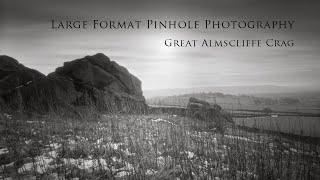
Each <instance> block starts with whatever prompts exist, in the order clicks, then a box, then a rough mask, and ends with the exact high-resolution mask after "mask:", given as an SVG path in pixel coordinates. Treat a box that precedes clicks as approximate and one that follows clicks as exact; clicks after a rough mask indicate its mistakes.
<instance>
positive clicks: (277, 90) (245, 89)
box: [143, 85, 320, 98]
mask: <svg viewBox="0 0 320 180" xmlns="http://www.w3.org/2000/svg"><path fill="white" fill-rule="evenodd" d="M306 90H307V88H305V87H295V88H293V87H287V86H273V85H261V86H216V87H197V88H176V89H159V90H144V92H143V93H144V96H145V97H146V98H151V97H157V96H173V95H181V94H193V93H200V92H205V93H209V92H222V93H225V94H233V95H239V94H246V95H257V94H263V95H270V94H288V93H298V92H303V91H306ZM307 91H310V90H307ZM319 92H320V91H319Z"/></svg>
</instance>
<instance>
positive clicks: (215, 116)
mask: <svg viewBox="0 0 320 180" xmlns="http://www.w3.org/2000/svg"><path fill="white" fill-rule="evenodd" d="M186 115H187V116H188V117H191V118H195V119H199V120H202V121H207V122H210V123H214V125H215V128H216V129H217V130H219V131H221V132H223V131H224V128H225V127H226V125H227V123H232V118H231V116H230V114H228V113H227V112H224V111H223V110H222V108H221V106H219V105H217V104H213V105H211V104H210V103H208V102H207V101H204V100H200V99H197V98H194V97H191V98H190V99H189V102H188V105H187V111H186Z"/></svg>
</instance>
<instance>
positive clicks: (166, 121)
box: [151, 118, 176, 126]
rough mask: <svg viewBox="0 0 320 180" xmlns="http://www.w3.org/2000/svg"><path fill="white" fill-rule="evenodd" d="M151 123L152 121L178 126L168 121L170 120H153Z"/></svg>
mask: <svg viewBox="0 0 320 180" xmlns="http://www.w3.org/2000/svg"><path fill="white" fill-rule="evenodd" d="M151 121H152V122H164V123H168V124H170V125H173V126H176V124H174V123H172V122H170V121H168V120H165V119H162V118H158V119H152V120H151Z"/></svg>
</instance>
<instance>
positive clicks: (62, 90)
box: [0, 54, 147, 112]
mask: <svg viewBox="0 0 320 180" xmlns="http://www.w3.org/2000/svg"><path fill="white" fill-rule="evenodd" d="M2 59H5V60H4V61H2ZM2 59H0V87H1V91H0V105H1V104H5V105H9V104H11V103H12V102H13V101H18V102H20V104H22V107H23V108H24V110H27V111H29V110H33V109H37V108H38V106H40V107H41V108H40V109H41V111H50V110H54V111H56V110H61V109H64V110H65V109H66V108H67V109H74V108H73V107H77V106H81V107H87V106H90V107H94V108H96V109H98V110H100V111H107V112H145V111H146V110H147V105H146V103H145V99H144V97H143V95H142V90H141V82H140V80H139V79H138V78H136V77H135V76H133V75H132V74H130V73H129V72H128V70H127V69H126V68H124V67H122V66H120V65H118V64H117V63H115V62H113V61H110V59H109V58H108V57H107V56H105V55H103V54H96V55H94V56H86V57H84V58H82V59H77V60H74V61H71V62H66V63H64V65H63V66H62V67H59V68H57V69H56V71H55V72H53V73H51V74H49V75H48V76H45V75H43V74H41V73H39V72H37V71H35V70H32V69H29V68H26V67H24V66H23V65H21V64H19V63H18V61H16V60H14V59H13V58H10V57H7V56H5V57H2ZM9 97H10V98H9ZM2 106H3V105H2ZM9 107H11V106H9ZM19 108H21V107H20V106H17V107H15V109H19Z"/></svg>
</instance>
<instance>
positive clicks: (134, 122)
mask: <svg viewBox="0 0 320 180" xmlns="http://www.w3.org/2000/svg"><path fill="white" fill-rule="evenodd" d="M0 123H1V126H0V133H1V134H0V137H1V140H0V158H1V159H0V164H1V167H0V176H2V177H9V176H10V177H13V178H17V177H26V176H29V177H35V176H36V177H38V178H49V177H53V178H58V177H59V178H67V179H69V178H73V177H78V178H80V179H81V178H82V179H99V178H100V179H111V178H115V179H127V178H131V179H177V178H180V179H191V178H195V179H206V178H207V179H251V178H252V179H277V178H280V179H304V178H305V179H319V178H320V174H319V172H320V155H319V154H320V147H319V145H315V144H307V143H303V142H298V141H293V140H289V139H285V138H283V137H281V136H278V135H271V134H264V133H262V132H254V133H250V132H247V131H243V130H240V129H237V128H235V127H229V128H228V129H227V131H226V133H225V134H224V135H221V134H219V133H216V132H214V130H213V129H211V127H212V124H211V123H208V122H201V121H196V120H192V119H189V118H183V117H179V116H174V115H165V114H162V115H102V116H100V117H97V118H93V119H91V120H81V121H80V120H72V119H60V118H57V117H46V118H39V119H32V120H29V121H27V120H21V119H19V118H16V117H10V116H7V115H6V116H2V118H1V121H0Z"/></svg>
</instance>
